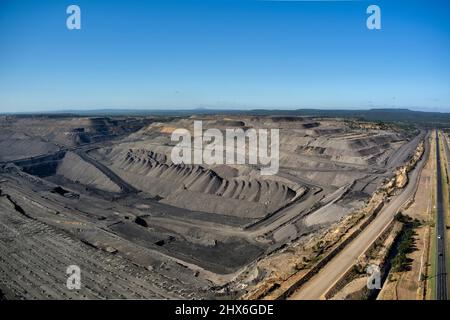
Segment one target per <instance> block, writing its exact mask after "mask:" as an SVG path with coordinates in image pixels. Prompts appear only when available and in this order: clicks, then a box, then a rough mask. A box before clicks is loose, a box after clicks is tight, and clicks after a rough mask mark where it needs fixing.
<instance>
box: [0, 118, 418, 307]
mask: <svg viewBox="0 0 450 320" xmlns="http://www.w3.org/2000/svg"><path fill="white" fill-rule="evenodd" d="M200 120H201V121H202V123H203V129H204V130H207V129H217V130H219V131H221V132H225V130H226V129H229V128H241V129H243V130H246V129H249V128H253V129H279V140H280V141H279V171H278V173H277V174H276V175H267V176H266V175H261V174H260V168H258V166H257V165H248V164H210V165H207V164H185V163H178V164H177V163H174V162H172V161H171V151H172V149H173V147H174V146H175V144H176V142H174V141H172V139H171V134H172V132H173V131H174V130H176V129H178V128H185V129H187V130H193V125H194V121H200ZM423 134H424V133H423V132H420V131H407V130H406V129H404V128H400V127H396V126H395V125H391V126H380V125H378V124H376V123H371V122H363V121H358V120H348V119H347V120H343V119H338V118H314V117H304V118H302V117H288V116H279V117H277V116H269V115H268V116H260V117H256V116H250V115H248V116H233V115H230V116H227V117H225V116H215V115H207V116H190V117H189V116H186V117H167V116H165V117H162V116H136V117H122V116H115V117H76V116H64V115H59V116H45V115H43V116H2V117H1V118H0V292H1V293H2V295H3V296H4V298H6V299H105V298H115V299H116V298H118V299H121V298H127V299H130V298H131V299H202V298H206V299H214V298H236V297H239V296H241V295H243V294H245V292H246V288H247V287H248V286H249V285H251V284H252V283H255V282H258V281H263V279H264V277H265V276H267V274H266V273H265V272H261V270H260V269H259V268H258V267H257V262H258V261H262V260H264V259H266V258H267V257H268V256H270V255H271V254H273V253H275V252H277V250H280V249H281V248H286V247H287V246H289V245H290V244H292V243H293V242H295V241H298V240H299V239H300V240H301V239H307V238H308V237H310V236H311V235H314V234H316V233H317V232H321V231H323V230H327V228H329V227H330V226H332V225H333V224H336V223H338V222H339V221H340V220H342V219H344V218H345V217H346V216H347V215H349V214H350V213H352V212H353V211H354V210H357V209H358V208H361V207H362V206H363V205H364V204H365V203H366V202H367V200H368V199H369V198H370V196H371V195H372V193H373V192H374V191H375V190H376V189H377V188H378V187H379V186H380V185H381V184H382V183H383V181H385V180H386V179H389V178H391V177H392V176H393V175H394V172H395V169H396V168H397V167H398V166H400V165H402V164H403V163H405V162H406V161H408V160H409V159H410V157H411V156H412V154H413V153H414V151H415V149H416V148H417V145H418V144H419V141H420V139H421V137H422V136H423ZM238 152H239V150H238ZM71 265H76V266H78V267H79V268H80V270H81V277H82V278H81V282H82V287H81V289H79V290H75V291H74V290H68V289H67V287H66V286H65V284H66V280H67V274H66V270H67V268H68V267H69V266H71Z"/></svg>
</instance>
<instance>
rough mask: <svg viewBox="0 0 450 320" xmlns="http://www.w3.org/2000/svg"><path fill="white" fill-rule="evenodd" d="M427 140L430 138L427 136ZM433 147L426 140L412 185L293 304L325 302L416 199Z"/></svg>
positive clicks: (410, 179)
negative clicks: (333, 286)
mask: <svg viewBox="0 0 450 320" xmlns="http://www.w3.org/2000/svg"><path fill="white" fill-rule="evenodd" d="M427 137H428V135H427ZM429 152H430V147H429V143H428V139H427V138H426V139H425V153H424V155H423V156H422V159H421V160H420V161H419V162H418V164H417V166H416V168H415V169H414V170H413V171H412V172H411V174H410V176H409V183H408V185H407V186H406V188H405V189H404V190H403V192H402V193H401V194H400V195H398V196H396V197H393V198H392V200H391V201H390V202H389V203H387V204H386V205H385V206H384V208H383V209H382V210H381V211H380V212H379V214H378V216H377V217H376V218H375V219H374V220H373V221H372V222H371V223H370V224H369V225H368V226H367V227H366V229H364V231H363V232H362V233H361V234H360V235H359V236H357V237H356V238H355V239H354V240H353V241H352V242H350V244H349V245H348V246H346V247H345V248H344V249H343V250H342V251H341V252H340V253H339V254H337V255H336V256H335V257H334V258H333V259H331V260H330V262H328V263H327V264H326V265H325V266H324V267H323V268H322V269H321V270H320V271H319V272H318V273H317V274H316V275H315V276H314V277H313V278H311V280H309V281H308V282H306V283H305V284H304V285H303V286H301V287H300V288H299V290H297V291H296V292H294V293H293V294H292V295H291V296H290V297H289V298H288V299H290V300H318V299H324V294H325V293H326V292H327V290H328V289H329V288H330V287H331V286H332V285H333V284H334V283H335V282H336V281H338V280H339V279H340V277H341V276H342V275H343V274H344V273H345V272H346V271H347V270H348V269H349V268H351V267H352V266H353V265H354V264H355V262H356V261H357V259H358V257H359V256H360V255H361V254H363V253H364V252H365V250H366V249H367V248H368V247H369V246H370V244H371V243H372V242H373V241H375V240H376V239H377V237H378V235H379V234H380V233H381V232H382V231H383V229H384V228H385V227H386V226H387V225H388V224H389V223H390V222H391V221H392V219H393V218H394V216H395V214H396V213H397V210H398V209H399V208H400V207H401V206H402V205H403V204H404V203H405V202H406V201H408V199H409V198H410V197H411V196H413V195H414V193H415V191H416V186H417V183H418V181H419V179H418V178H419V176H420V173H421V171H422V168H423V165H424V163H425V161H426V159H427V158H428V154H429Z"/></svg>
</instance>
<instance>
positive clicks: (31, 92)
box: [0, 0, 450, 112]
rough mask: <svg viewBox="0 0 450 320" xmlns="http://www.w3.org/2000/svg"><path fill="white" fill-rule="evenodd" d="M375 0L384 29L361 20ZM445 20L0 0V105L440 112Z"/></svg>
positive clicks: (291, 7) (333, 7) (291, 5)
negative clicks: (72, 16) (73, 23)
mask: <svg viewBox="0 0 450 320" xmlns="http://www.w3.org/2000/svg"><path fill="white" fill-rule="evenodd" d="M373 3H374V4H378V5H379V6H380V8H381V16H382V29H381V30H368V29H367V28H366V19H367V17H368V15H367V14H366V8H367V7H368V5H370V4H373ZM70 4H77V5H79V6H80V8H81V21H82V22H81V23H82V29H81V30H68V29H67V28H66V18H67V16H68V15H67V14H66V8H67V6H69V5H70ZM449 14H450V5H449V4H448V2H447V1H439V0H434V1H414V0H410V1H395V0H391V1H370V2H368V1H309V2H303V1H246V0H242V1H233V0H228V1H220V0H216V1H214V0H210V1H206V0H204V1H199V0H197V1H191V0H183V1H173V0H169V1H167V0H165V1H163V0H160V1H133V0H129V1H125V0H123V1H122V0H121V1H118V0H116V1H114V0H109V1H99V0H88V1H87V0H71V1H61V0H60V1H55V0H41V1H24V0H13V1H5V0H0V112H20V111H41V110H63V109H98V108H133V109H137V108H158V109H161V108H172V109H177V108H197V107H210V108H233V109H238V108H241V109H249V108H283V109H292V108H345V109H348V108H371V107H383V108H384V107H397V108H404V107H407V108H411V109H416V110H430V111H431V110H434V111H449V112H450V19H448V16H449Z"/></svg>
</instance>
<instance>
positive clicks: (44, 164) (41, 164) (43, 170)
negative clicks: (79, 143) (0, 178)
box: [14, 151, 66, 177]
mask: <svg viewBox="0 0 450 320" xmlns="http://www.w3.org/2000/svg"><path fill="white" fill-rule="evenodd" d="M65 155H66V151H58V152H57V153H54V154H50V155H44V156H38V157H33V158H31V159H25V160H17V161H14V164H15V165H17V166H19V167H21V168H22V170H23V171H25V172H26V173H28V174H31V175H35V176H38V177H47V176H51V175H53V174H55V172H56V168H57V166H58V162H59V161H60V160H61V159H63V158H64V156H65Z"/></svg>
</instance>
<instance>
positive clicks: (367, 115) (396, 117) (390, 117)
mask: <svg viewBox="0 0 450 320" xmlns="http://www.w3.org/2000/svg"><path fill="white" fill-rule="evenodd" d="M213 114H216V115H217V114H218V115H253V116H303V117H313V116H314V117H326V118H353V119H361V120H367V121H383V122H407V123H415V124H419V125H422V126H425V127H430V126H431V127H450V113H443V112H425V111H413V110H409V109H369V110H344V109H342V110H327V109H296V110H276V109H272V110H270V109H254V110H236V109H207V108H197V109H185V110H181V109H180V110H174V109H172V110H171V109H96V110H65V111H52V112H39V113H17V114H15V115H17V116H30V115H33V116H38V115H42V116H57V117H64V116H89V117H92V116H191V115H213ZM8 115H13V114H8Z"/></svg>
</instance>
